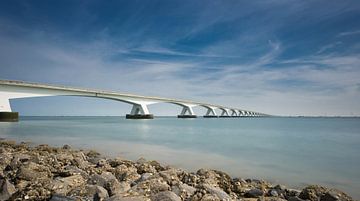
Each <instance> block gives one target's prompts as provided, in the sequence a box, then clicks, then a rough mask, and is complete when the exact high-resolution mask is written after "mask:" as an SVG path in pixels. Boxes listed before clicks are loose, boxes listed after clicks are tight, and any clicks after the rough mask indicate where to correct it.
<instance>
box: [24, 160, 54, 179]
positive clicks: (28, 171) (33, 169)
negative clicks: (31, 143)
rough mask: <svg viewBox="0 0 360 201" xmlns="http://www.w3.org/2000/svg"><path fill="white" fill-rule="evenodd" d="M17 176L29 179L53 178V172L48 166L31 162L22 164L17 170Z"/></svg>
mask: <svg viewBox="0 0 360 201" xmlns="http://www.w3.org/2000/svg"><path fill="white" fill-rule="evenodd" d="M17 178H18V179H23V180H27V181H35V180H40V179H48V178H51V172H50V170H49V168H48V167H46V166H43V165H39V164H36V163H33V162H29V163H27V164H24V165H23V166H21V167H20V168H19V170H18V172H17Z"/></svg>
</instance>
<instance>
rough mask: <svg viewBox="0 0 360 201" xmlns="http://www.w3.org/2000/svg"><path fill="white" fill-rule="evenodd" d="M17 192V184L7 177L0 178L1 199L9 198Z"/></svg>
mask: <svg viewBox="0 0 360 201" xmlns="http://www.w3.org/2000/svg"><path fill="white" fill-rule="evenodd" d="M15 192H16V189H15V186H14V185H13V184H12V183H10V182H9V181H8V180H7V179H4V178H1V179H0V200H7V199H9V198H10V197H11V196H12V194H14V193H15Z"/></svg>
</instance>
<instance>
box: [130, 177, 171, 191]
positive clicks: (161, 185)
mask: <svg viewBox="0 0 360 201" xmlns="http://www.w3.org/2000/svg"><path fill="white" fill-rule="evenodd" d="M168 190H170V186H169V185H168V184H167V183H166V182H165V181H164V180H163V179H162V178H161V177H160V178H153V179H149V180H145V181H142V182H140V183H138V184H136V185H135V186H133V187H131V190H130V191H134V192H137V193H139V194H141V195H149V194H156V193H158V192H161V191H168Z"/></svg>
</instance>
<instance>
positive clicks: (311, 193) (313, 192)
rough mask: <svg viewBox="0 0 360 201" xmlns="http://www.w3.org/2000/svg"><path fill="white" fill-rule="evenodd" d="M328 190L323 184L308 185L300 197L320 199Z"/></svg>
mask: <svg viewBox="0 0 360 201" xmlns="http://www.w3.org/2000/svg"><path fill="white" fill-rule="evenodd" d="M326 191H327V190H326V188H324V187H322V186H317V185H311V186H307V187H306V188H304V189H303V190H302V191H301V193H300V195H299V198H301V199H304V200H311V201H317V200H318V199H320V196H321V195H322V194H324V193H325V192H326Z"/></svg>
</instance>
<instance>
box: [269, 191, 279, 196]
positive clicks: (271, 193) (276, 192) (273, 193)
mask: <svg viewBox="0 0 360 201" xmlns="http://www.w3.org/2000/svg"><path fill="white" fill-rule="evenodd" d="M269 195H270V196H273V197H278V196H279V193H278V191H277V190H274V189H273V190H270V192H269Z"/></svg>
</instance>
